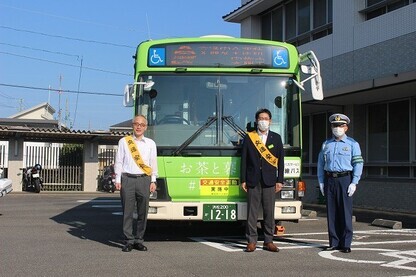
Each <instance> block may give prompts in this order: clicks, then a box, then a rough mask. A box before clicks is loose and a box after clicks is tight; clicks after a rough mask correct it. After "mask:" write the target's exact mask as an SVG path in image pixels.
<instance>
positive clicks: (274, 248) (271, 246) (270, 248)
mask: <svg viewBox="0 0 416 277" xmlns="http://www.w3.org/2000/svg"><path fill="white" fill-rule="evenodd" d="M263 249H264V250H267V251H270V252H279V248H277V246H276V245H275V244H274V243H273V242H267V243H264V244H263Z"/></svg>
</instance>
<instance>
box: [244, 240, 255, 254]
mask: <svg viewBox="0 0 416 277" xmlns="http://www.w3.org/2000/svg"><path fill="white" fill-rule="evenodd" d="M254 250H256V244H255V243H254V242H250V243H249V244H247V247H246V252H253V251H254Z"/></svg>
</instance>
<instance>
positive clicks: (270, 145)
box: [241, 109, 284, 252]
mask: <svg viewBox="0 0 416 277" xmlns="http://www.w3.org/2000/svg"><path fill="white" fill-rule="evenodd" d="M271 121H272V115H271V113H270V111H269V110H268V109H260V110H259V111H257V112H256V122H257V131H253V132H249V133H247V135H246V137H245V138H244V141H243V147H242V152H241V186H242V188H243V190H244V191H245V192H247V194H248V196H247V227H246V237H247V241H248V244H247V248H246V252H253V251H254V250H255V249H256V243H257V238H258V235H257V219H258V214H259V208H260V205H262V206H263V223H264V224H263V232H264V244H263V249H265V250H268V251H271V252H278V251H279V248H277V246H276V245H275V244H274V243H273V234H274V227H275V219H274V209H275V196H276V192H279V191H280V190H281V189H282V186H283V169H284V152H283V144H282V138H281V137H280V135H279V134H277V133H275V132H272V131H270V130H269V126H270V123H271Z"/></svg>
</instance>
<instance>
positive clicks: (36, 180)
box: [22, 164, 43, 193]
mask: <svg viewBox="0 0 416 277" xmlns="http://www.w3.org/2000/svg"><path fill="white" fill-rule="evenodd" d="M22 170H23V175H22V183H23V190H26V191H29V190H32V191H34V192H36V193H39V192H40V191H41V189H42V187H43V180H42V178H41V177H40V172H41V171H42V166H41V165H40V164H35V165H34V166H33V167H27V168H22Z"/></svg>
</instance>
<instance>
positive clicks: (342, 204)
mask: <svg viewBox="0 0 416 277" xmlns="http://www.w3.org/2000/svg"><path fill="white" fill-rule="evenodd" d="M350 183H351V176H349V175H348V176H344V177H339V178H333V177H328V176H327V177H325V186H324V191H325V196H326V210H327V220H328V236H329V245H330V246H333V247H341V248H344V247H347V248H349V247H351V242H352V236H353V229H352V197H349V196H348V192H347V191H348V186H349V185H350Z"/></svg>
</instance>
